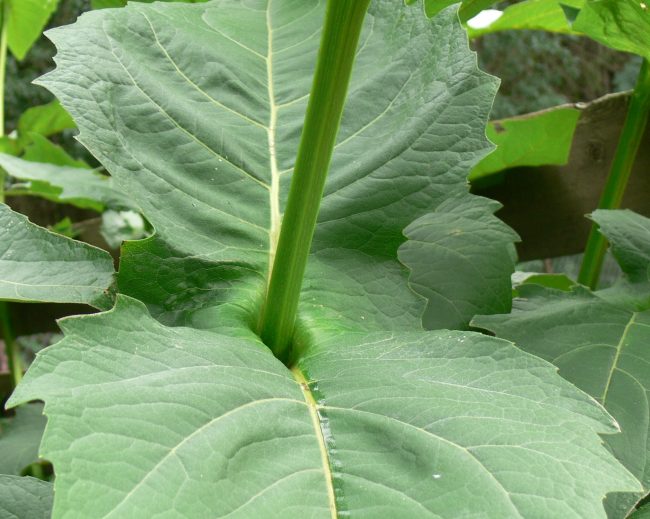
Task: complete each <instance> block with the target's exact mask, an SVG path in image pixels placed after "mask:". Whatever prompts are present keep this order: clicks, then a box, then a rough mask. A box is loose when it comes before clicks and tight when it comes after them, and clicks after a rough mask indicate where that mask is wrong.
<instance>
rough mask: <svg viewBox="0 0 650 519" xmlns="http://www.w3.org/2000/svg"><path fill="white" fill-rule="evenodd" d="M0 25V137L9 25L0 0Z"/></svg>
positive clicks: (0, 186) (1, 192)
mask: <svg viewBox="0 0 650 519" xmlns="http://www.w3.org/2000/svg"><path fill="white" fill-rule="evenodd" d="M0 4H1V5H0V8H1V9H0V11H1V14H2V25H0V137H4V134H5V78H6V75H7V32H8V31H7V28H8V25H9V2H8V1H7V0H0ZM4 201H5V172H4V170H3V169H1V168H0V203H4Z"/></svg>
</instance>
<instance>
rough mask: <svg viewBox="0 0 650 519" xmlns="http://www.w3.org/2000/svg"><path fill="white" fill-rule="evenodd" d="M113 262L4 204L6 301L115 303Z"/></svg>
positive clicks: (0, 233)
mask: <svg viewBox="0 0 650 519" xmlns="http://www.w3.org/2000/svg"><path fill="white" fill-rule="evenodd" d="M113 276H114V270H113V260H112V259H111V257H110V255H109V254H108V253H107V252H105V251H103V250H101V249H97V248H95V247H91V246H90V245H86V244H85V243H81V242H77V241H74V240H70V239H68V238H64V237H63V236H59V235H57V234H54V233H51V232H50V231H48V230H47V229H43V228H42V227H38V226H37V225H34V224H32V223H30V222H29V221H28V220H27V218H26V217H25V216H23V215H21V214H19V213H15V212H13V211H12V210H11V209H9V207H7V206H6V205H4V204H0V299H4V300H10V301H42V302H56V303H86V304H89V305H93V306H96V307H97V308H106V306H107V305H110V302H111V296H110V289H111V286H112V284H113Z"/></svg>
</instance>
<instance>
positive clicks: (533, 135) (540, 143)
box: [469, 106, 580, 182]
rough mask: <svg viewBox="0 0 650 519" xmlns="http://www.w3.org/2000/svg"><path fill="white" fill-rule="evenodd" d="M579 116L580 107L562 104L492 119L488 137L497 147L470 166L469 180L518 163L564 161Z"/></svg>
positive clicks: (565, 161)
mask: <svg viewBox="0 0 650 519" xmlns="http://www.w3.org/2000/svg"><path fill="white" fill-rule="evenodd" d="M579 118H580V110H578V109H576V108H569V107H567V106H561V107H557V108H552V109H549V110H545V111H542V112H537V113H533V114H526V115H522V116H518V117H512V118H509V119H501V120H498V121H491V122H490V124H489V125H488V127H487V136H488V139H490V140H491V141H492V142H493V143H494V144H496V145H497V149H496V150H494V151H493V152H492V153H490V154H489V155H488V156H487V157H485V158H484V159H483V160H481V162H479V163H478V164H477V165H476V166H475V167H474V169H472V172H471V173H470V176H469V178H470V180H471V181H473V182H475V181H477V180H481V179H482V178H483V177H486V176H489V175H490V174H492V173H495V172H499V171H503V170H504V169H508V168H514V167H519V166H543V165H547V164H555V165H563V164H566V163H567V162H568V160H569V153H570V152H571V145H572V143H573V134H574V132H575V129H576V125H577V123H578V119H579Z"/></svg>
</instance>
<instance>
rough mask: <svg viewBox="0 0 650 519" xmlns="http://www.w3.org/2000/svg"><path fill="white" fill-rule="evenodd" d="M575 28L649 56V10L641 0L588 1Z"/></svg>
mask: <svg viewBox="0 0 650 519" xmlns="http://www.w3.org/2000/svg"><path fill="white" fill-rule="evenodd" d="M573 28H574V29H575V30H576V31H580V32H583V33H585V34H586V35H587V36H589V37H590V38H593V39H594V40H596V41H598V42H600V43H602V44H603V45H607V46H608V47H611V48H613V49H616V50H622V51H625V52H632V53H634V54H638V55H639V56H643V57H644V58H645V59H650V42H649V41H648V34H650V10H648V6H647V5H646V4H645V3H644V2H640V1H639V0H587V1H586V3H585V5H584V7H583V9H582V10H581V11H580V14H579V15H578V17H577V18H576V20H575V22H574V23H573Z"/></svg>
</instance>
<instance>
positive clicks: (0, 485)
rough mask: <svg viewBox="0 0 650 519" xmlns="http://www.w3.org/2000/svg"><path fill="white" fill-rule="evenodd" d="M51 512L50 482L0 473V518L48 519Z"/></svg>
mask: <svg viewBox="0 0 650 519" xmlns="http://www.w3.org/2000/svg"><path fill="white" fill-rule="evenodd" d="M51 514H52V483H47V482H45V481H41V480H40V479H35V478H30V477H24V478H21V477H18V476H3V475H0V518H2V519H49V518H50V517H51Z"/></svg>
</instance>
